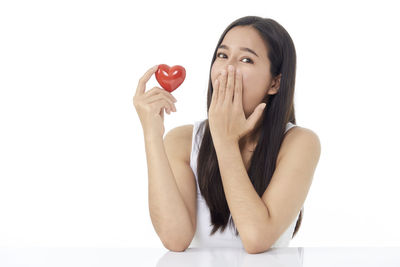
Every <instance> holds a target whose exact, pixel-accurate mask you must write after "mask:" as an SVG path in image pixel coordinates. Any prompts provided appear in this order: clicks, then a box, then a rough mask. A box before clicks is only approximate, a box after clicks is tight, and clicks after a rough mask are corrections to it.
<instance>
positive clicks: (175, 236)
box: [133, 16, 321, 253]
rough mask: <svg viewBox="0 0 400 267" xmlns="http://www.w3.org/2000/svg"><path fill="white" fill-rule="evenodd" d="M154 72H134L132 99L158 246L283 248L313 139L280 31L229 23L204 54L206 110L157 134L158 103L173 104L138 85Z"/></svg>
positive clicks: (292, 229)
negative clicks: (300, 117)
mask: <svg viewBox="0 0 400 267" xmlns="http://www.w3.org/2000/svg"><path fill="white" fill-rule="evenodd" d="M156 70H157V66H154V67H153V68H151V69H150V70H148V71H147V72H146V73H145V74H144V76H143V77H142V78H141V79H140V81H139V84H138V87H137V91H136V94H135V96H134V100H133V102H134V106H135V108H136V110H137V112H138V115H139V118H140V121H141V124H142V127H143V133H144V137H145V148H146V157H147V166H148V176H149V178H148V179H149V209H150V217H151V220H152V223H153V226H154V228H155V230H156V232H157V234H158V236H159V237H160V239H161V241H162V243H163V244H164V246H165V247H166V248H167V249H169V250H172V251H184V250H185V249H186V248H188V247H189V245H191V246H192V247H195V246H196V247H210V246H235V247H242V248H244V249H245V250H246V251H247V252H248V253H259V252H263V251H266V250H268V249H269V248H271V247H281V246H288V244H289V241H290V239H292V238H293V236H294V235H295V234H296V232H297V231H298V229H299V226H300V224H301V220H302V212H303V204H304V202H305V199H306V197H307V194H308V191H309V189H310V186H311V183H312V179H313V175H314V171H315V169H316V166H317V163H318V161H319V157H320V151H321V146H320V141H319V138H318V136H317V135H316V134H315V133H314V132H313V131H311V130H309V129H307V128H303V127H299V126H297V125H296V118H295V111H294V103H293V99H294V87H295V75H296V52H295V47H294V44H293V41H292V39H291V38H290V36H289V34H288V33H287V31H286V30H285V29H284V28H283V27H282V26H281V25H280V24H279V23H277V22H276V21H274V20H272V19H268V18H260V17H256V16H246V17H243V18H240V19H238V20H236V21H234V22H232V23H231V24H230V25H229V26H228V27H227V28H226V30H225V31H224V32H223V33H222V35H221V37H220V39H219V41H218V44H217V46H216V50H215V51H214V55H213V58H212V61H211V69H210V80H209V86H208V95H207V111H208V118H207V119H205V120H203V121H196V122H195V123H194V125H184V126H180V127H176V128H174V129H172V130H171V131H169V132H168V133H167V135H166V136H165V137H164V138H163V136H164V125H163V121H164V110H166V112H167V113H168V114H170V112H171V111H176V108H175V105H174V102H176V99H175V98H174V97H173V96H172V94H170V93H169V92H167V91H165V90H163V89H161V88H159V87H154V88H153V89H151V90H149V91H148V92H145V86H146V82H147V81H148V80H149V79H150V77H151V75H152V74H154V72H155V71H156ZM263 106H265V108H263ZM228 224H229V225H230V227H229V228H227V229H225V228H226V226H227V225H228Z"/></svg>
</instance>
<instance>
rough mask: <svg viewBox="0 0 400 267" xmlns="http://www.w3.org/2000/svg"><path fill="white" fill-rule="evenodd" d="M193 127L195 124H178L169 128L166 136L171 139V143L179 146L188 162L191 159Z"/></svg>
mask: <svg viewBox="0 0 400 267" xmlns="http://www.w3.org/2000/svg"><path fill="white" fill-rule="evenodd" d="M193 128H194V125H193V124H185V125H181V126H177V127H175V128H172V129H171V130H169V131H168V133H167V134H166V136H165V138H168V139H169V141H168V142H169V143H170V145H172V146H173V147H176V148H178V149H179V150H180V151H181V152H182V157H184V158H185V159H186V161H187V162H189V161H190V153H191V151H192V133H193ZM165 138H164V140H165Z"/></svg>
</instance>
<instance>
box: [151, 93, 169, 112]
mask: <svg viewBox="0 0 400 267" xmlns="http://www.w3.org/2000/svg"><path fill="white" fill-rule="evenodd" d="M146 101H147V102H146V104H152V103H154V102H159V101H162V102H163V101H166V102H167V103H168V108H169V109H170V110H173V111H176V107H175V105H174V103H172V101H171V100H169V99H168V98H166V97H164V96H162V95H160V94H158V95H155V96H153V97H152V98H150V99H148V100H146ZM163 103H164V102H163Z"/></svg>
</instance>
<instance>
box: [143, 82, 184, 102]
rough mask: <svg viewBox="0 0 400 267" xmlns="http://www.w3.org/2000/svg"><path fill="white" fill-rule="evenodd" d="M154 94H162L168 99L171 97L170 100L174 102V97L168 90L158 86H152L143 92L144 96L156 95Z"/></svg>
mask: <svg viewBox="0 0 400 267" xmlns="http://www.w3.org/2000/svg"><path fill="white" fill-rule="evenodd" d="M156 94H162V95H165V96H166V97H168V98H169V99H171V101H172V102H176V101H177V100H176V98H175V97H174V96H173V95H172V94H171V93H170V92H168V91H166V90H164V89H161V88H160V87H157V86H156V87H153V88H152V89H151V90H149V91H147V92H146V93H145V96H146V97H149V96H152V95H156Z"/></svg>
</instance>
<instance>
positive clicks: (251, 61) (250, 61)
mask: <svg viewBox="0 0 400 267" xmlns="http://www.w3.org/2000/svg"><path fill="white" fill-rule="evenodd" d="M219 55H224V56H226V55H225V54H224V53H218V54H217V57H219ZM243 59H248V60H249V63H253V60H251V59H250V58H248V57H245V58H243Z"/></svg>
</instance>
